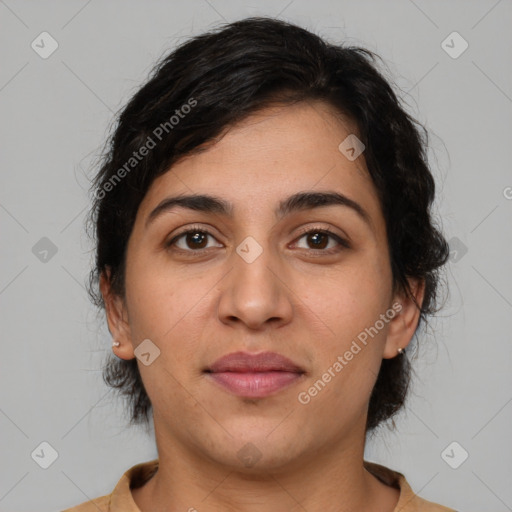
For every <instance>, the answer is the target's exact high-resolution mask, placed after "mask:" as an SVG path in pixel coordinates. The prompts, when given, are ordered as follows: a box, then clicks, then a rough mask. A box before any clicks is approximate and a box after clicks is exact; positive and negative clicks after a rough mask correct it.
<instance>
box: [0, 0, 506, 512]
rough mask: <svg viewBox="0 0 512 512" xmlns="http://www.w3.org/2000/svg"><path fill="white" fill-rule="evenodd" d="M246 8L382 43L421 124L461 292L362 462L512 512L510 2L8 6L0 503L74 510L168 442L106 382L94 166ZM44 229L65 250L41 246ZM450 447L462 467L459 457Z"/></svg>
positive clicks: (456, 290)
mask: <svg viewBox="0 0 512 512" xmlns="http://www.w3.org/2000/svg"><path fill="white" fill-rule="evenodd" d="M249 15H269V16H277V17H280V18H283V19H286V20H290V21H294V22H296V23H299V24H301V25H303V26H304V27H306V28H309V29H311V30H314V31H316V32H317V33H319V34H321V35H323V36H325V37H326V38H328V39H330V40H331V41H337V42H340V41H345V42H349V43H351V44H356V45H357V44H359V45H362V46H366V47H367V48H369V49H371V50H374V51H376V52H377V53H378V54H380V55H381V56H382V57H383V58H384V59H385V61H386V62H387V63H388V65H389V69H390V73H391V78H393V79H394V80H395V81H396V83H397V85H398V86H399V87H400V88H401V89H402V91H403V94H402V96H403V97H404V100H405V101H406V102H407V105H408V107H407V108H408V109H409V111H410V112H411V113H412V114H413V115H414V116H415V117H417V118H418V119H419V120H420V121H421V122H423V123H425V124H426V125H427V127H428V129H429V132H430V135H431V148H430V150H429V160H430V162H431V164H432V168H433V172H434V174H435V177H436V180H437V183H438V199H437V202H436V208H435V210H436V213H437V215H438V216H439V217H440V219H441V227H442V229H443V230H444V232H445V234H446V236H447V238H448V239H449V240H450V245H451V248H452V249H453V253H452V257H451V261H450V263H449V264H448V266H447V274H446V275H447V279H448V282H449V286H450V293H449V295H447V296H446V305H445V308H444V309H443V310H442V311H441V313H440V314H439V316H438V319H437V320H436V321H434V322H433V323H432V329H430V330H429V331H428V332H427V333H426V334H425V335H422V336H421V338H422V343H421V348H420V349H419V352H418V359H417V361H416V362H415V368H416V378H415V385H414V389H413V394H412V395H411V396H410V400H409V402H408V404H407V408H406V411H404V413H403V414H401V415H400V416H399V418H398V419H397V421H396V424H397V429H396V431H395V432H391V431H389V430H387V429H383V430H382V431H381V432H380V433H379V434H378V435H377V436H376V437H375V439H372V440H371V441H370V442H369V444H368V447H367V454H366V457H367V458H368V459H370V460H374V461H377V462H381V463H383V464H385V465H387V466H389V467H392V468H394V469H397V470H399V471H401V472H403V473H405V475H406V477H407V478H408V480H409V482H410V484H411V486H412V487H413V489H414V490H415V491H416V492H417V493H419V494H420V495H422V496H423V497H425V498H427V499H430V500H433V501H437V502H440V503H443V504H445V505H449V506H451V507H454V508H456V509H459V510H461V511H462V510H463V511H466V512H471V511H475V512H476V511H481V512H490V511H493V512H501V511H506V510H512V488H511V486H510V483H511V478H512V457H511V455H512V453H511V452H512V450H511V446H512V436H511V435H510V432H511V428H510V427H511V419H512V403H511V402H512V386H511V384H512V378H511V376H510V370H511V368H512V360H511V359H512V358H511V355H512V343H511V335H510V332H511V328H512V321H511V319H512V315H511V308H512V291H511V290H512V272H511V268H510V260H511V258H510V254H511V246H512V239H511V227H510V226H511V218H512V216H511V214H512V199H511V198H512V188H511V187H512V173H511V172H510V162H511V161H512V144H511V141H512V129H511V128H512V121H511V119H512V118H511V113H512V99H511V96H512V80H511V76H512V72H511V65H510V56H511V54H512V52H511V50H512V31H511V30H510V26H511V25H510V22H511V20H512V3H511V2H510V0H508V1H507V0H502V1H478V2H476V1H471V2H470V1H451V2H446V1H428V2H427V1H420V0H415V1H414V2H412V1H407V0H400V1H392V2H391V1H387V2H377V1H372V2H369V1H340V0H335V1H327V0H316V1H315V2H307V1H306V0H294V1H293V0H292V1H290V0H283V1H276V0H274V1H273V2H270V1H265V2H258V7H254V3H251V2H247V1H241V2H235V1H228V0H223V1H221V0H210V1H206V0H195V1H189V2H186V3H185V2H163V1H148V2H142V1H120V0H119V1H104V2H100V1H98V0H92V1H91V0H89V1H83V0H80V1H74V0H73V1H70V0H67V1H65V2H64V1H60V2H57V1H53V2H50V1H39V2H28V1H16V0H5V1H1V0H0V43H1V44H0V56H1V68H0V120H1V122H0V130H1V141H2V151H1V157H0V158H1V160H0V166H1V167H0V169H1V171H0V180H1V188H0V225H1V245H0V251H1V270H0V312H1V313H0V314H1V326H2V341H1V349H2V354H1V357H0V365H1V367H0V375H1V386H0V428H1V433H2V435H1V438H0V443H1V455H0V460H1V461H2V465H1V470H0V510H1V511H10V512H11V511H28V510H33V511H35V510H37V511H39V512H46V511H51V510H59V509H62V508H65V507H69V506H71V505H75V504H77V503H80V502H82V501H85V500H87V499H89V498H93V497H97V496H100V495H103V494H106V493H108V492H110V491H111V490H112V489H113V487H114V485H115V484H116V483H117V481H118V479H119V478H120V477H121V475H122V473H123V472H124V471H125V470H126V469H128V468H129V467H130V466H131V465H133V464H136V463H138V462H142V461H145V460H150V459H152V458H155V457H156V450H155V446H154V438H153V437H152V436H147V435H146V434H145V433H144V431H143V430H141V429H126V428H125V424H124V418H123V417H122V410H123V407H122V402H121V401H119V400H117V399H115V398H114V395H113V393H112V392H110V391H109V390H108V388H106V387H105V386H104V384H103V382H102V379H101V371H100V368H101V364H102V361H103V359H104V356H105V355H106V353H107V351H109V350H110V347H111V339H110V337H109V335H108V331H107V329H106V327H105V326H104V325H103V323H102V321H101V319H102V317H101V316H100V317H98V315H97V313H96V311H95V309H94V308H93V306H92V305H90V304H89V302H88V297H87V294H86V292H85V289H84V283H85V281H86V278H87V272H88V269H89V266H90V263H91V257H92V253H91V243H90V241H89V240H88V238H87V236H86V235H85V233H84V229H83V220H84V217H85V214H86V211H87V207H88V197H87V187H88V178H87V176H88V175H90V172H91V168H92V167H93V164H94V158H95V157H96V156H97V155H98V151H99V148H100V147H101V144H102V143H103V141H104V139H105V136H106V134H107V130H108V127H109V124H110V122H111V120H112V118H113V113H114V112H116V111H117V110H118V109H119V108H121V107H122V106H123V104H124V103H125V102H126V100H127V99H128V98H129V97H130V96H131V95H132V94H133V93H134V92H135V90H136V89H137V87H138V86H139V85H140V84H141V83H142V82H143V80H144V79H145V78H146V76H147V73H148V72H149V70H150V68H151V67H152V65H153V64H154V63H155V61H156V60H157V59H158V58H159V57H161V56H162V55H164V53H166V52H167V51H168V50H169V49H171V48H173V47H175V46H176V45H177V44H179V43H181V42H183V41H184V40H186V38H187V37H189V36H190V35H192V34H197V33H200V32H202V31H204V30H207V29H209V28H213V27H214V26H216V25H217V24H218V23H219V22H224V21H234V20H236V19H239V18H242V17H245V16H249ZM43 31H47V32H49V33H50V34H51V36H52V37H53V38H54V39H55V40H56V41H57V42H58V45H59V47H58V49H57V50H56V51H55V52H54V53H53V54H52V55H51V56H50V57H48V58H47V59H43V58H41V57H40V56H39V54H38V53H36V52H35V51H34V50H33V49H32V48H31V43H32V41H34V40H36V42H37V41H38V40H39V41H40V39H37V38H38V36H39V34H40V33H41V32H43ZM453 31H457V32H458V33H459V34H460V35H461V36H462V37H463V38H464V39H465V40H466V41H467V42H468V44H469V47H468V49H467V50H466V51H465V52H464V53H462V54H461V55H460V56H459V57H458V58H452V57H451V56H450V55H448V53H446V51H445V50H444V49H443V47H442V46H441V43H442V42H443V41H444V40H445V39H446V38H447V36H448V35H449V34H451V33H452V32H453ZM448 41H450V40H448ZM449 44H450V45H451V46H453V47H454V49H452V51H455V50H458V49H460V48H461V46H460V40H459V41H457V40H455V41H454V43H451V42H450V43H449ZM45 47H46V48H47V49H48V47H49V45H48V42H47V43H46V45H45ZM507 187H508V188H507ZM43 237H47V238H48V239H49V240H51V242H52V243H53V244H54V245H55V246H56V249H57V252H56V253H55V254H54V255H52V253H51V252H49V253H48V254H47V255H45V254H44V253H43V252H41V248H43V249H44V248H45V244H48V241H42V242H39V241H40V239H41V238H43ZM38 242H39V245H36V244H37V243H38ZM34 246H36V248H35V249H33V247H34ZM466 250H467V252H465V251H466ZM45 258H46V261H45ZM43 441H46V442H48V443H50V445H51V446H53V447H54V449H55V450H56V451H57V453H58V458H57V460H56V461H55V462H54V463H53V464H52V465H51V466H50V467H49V468H48V469H42V468H41V467H40V466H39V465H38V464H36V462H35V461H34V460H33V458H32V457H31V453H32V452H33V451H34V450H35V449H36V448H38V447H39V445H40V443H41V442H43ZM453 441H456V442H457V443H459V445H460V446H461V447H462V448H463V449H464V450H466V451H467V452H468V453H469V457H468V459H467V460H466V461H465V462H464V463H462V464H461V465H460V466H459V467H458V469H453V468H452V467H450V466H449V465H448V464H447V462H445V460H447V458H446V456H445V457H444V458H443V456H442V455H441V453H442V452H443V450H445V448H446V447H447V446H448V445H450V443H452V442H453ZM450 450H451V449H449V450H448V454H449V455H450V458H451V460H452V463H453V461H455V462H457V460H459V461H460V458H461V454H462V453H463V452H462V451H461V450H462V449H461V448H459V447H458V446H457V447H456V448H455V449H454V451H453V452H452V451H450ZM39 451H40V450H39ZM46 453H48V451H47V452H46ZM445 453H446V452H445Z"/></svg>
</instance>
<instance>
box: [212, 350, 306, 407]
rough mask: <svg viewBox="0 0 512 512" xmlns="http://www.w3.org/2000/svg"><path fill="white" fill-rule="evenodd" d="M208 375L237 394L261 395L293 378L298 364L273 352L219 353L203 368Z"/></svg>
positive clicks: (300, 372)
mask: <svg viewBox="0 0 512 512" xmlns="http://www.w3.org/2000/svg"><path fill="white" fill-rule="evenodd" d="M206 372H207V373H208V375H209V377H210V378H211V379H212V380H213V381H214V382H215V383H217V384H219V385H220V386H222V387H223V388H224V389H226V390H228V391H230V392H231V393H234V394H235V395H238V396H244V397H252V398H262V397H265V396H268V395H270V394H273V393H276V392H277V391H280V390H282V389H284V388H285V387H287V386H289V385H291V384H292V383H293V382H296V381H297V380H298V379H300V377H301V376H302V375H303V374H304V373H305V372H304V370H303V369H302V368H300V367H299V366H297V365H296V364H295V363H293V362H292V361H290V360H289V359H287V358H286V357H284V356H281V355H279V354H276V353H274V352H263V353H261V354H249V353H247V352H234V353H232V354H228V355H227V356H224V357H221V358H220V359H218V360H217V361H215V363H214V364H213V365H212V366H211V367H210V368H208V369H207V370H206Z"/></svg>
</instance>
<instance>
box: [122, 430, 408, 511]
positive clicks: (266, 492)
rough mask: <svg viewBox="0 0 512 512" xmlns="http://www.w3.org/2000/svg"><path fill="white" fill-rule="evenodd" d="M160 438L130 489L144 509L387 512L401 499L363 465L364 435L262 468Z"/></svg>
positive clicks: (392, 489) (397, 493)
mask: <svg viewBox="0 0 512 512" xmlns="http://www.w3.org/2000/svg"><path fill="white" fill-rule="evenodd" d="M158 438H159V436H158V434H157V445H158V452H159V469H158V471H157V473H156V474H155V476H154V477H153V478H152V479H151V480H150V481H149V482H148V483H146V485H144V486H143V487H141V488H139V489H134V490H132V495H133V498H134V500H135V502H136V503H137V505H138V507H139V508H140V510H141V511H142V512H150V511H151V512H160V511H162V512H163V511H166V512H178V511H184V510H186V511H189V512H195V511H200V512H213V511H219V510H222V511H225V512H235V511H236V512H261V511H262V510H265V512H281V511H283V510H287V511H290V512H299V511H300V512H304V510H307V511H308V512H320V511H322V512H328V511H332V512H348V511H353V510H358V511H361V512H364V511H371V510H380V511H382V512H388V511H389V512H391V511H393V510H394V508H395V505H396V503H397V501H398V498H399V491H398V490H397V489H394V488H392V487H388V486H386V485H385V484H383V483H382V482H380V480H378V479H377V478H376V477H375V476H373V475H371V474H370V473H369V472H368V471H366V470H365V469H364V466H363V452H364V435H363V436H362V437H360V438H362V439H363V441H362V442H360V443H354V442H350V443H347V442H346V441H344V442H343V441H342V442H340V443H338V444H337V445H335V446H332V445H331V446H329V450H325V451H323V452H318V451H316V452H315V453H314V454H309V455H303V456H301V457H300V460H298V459H297V458H296V459H294V460H293V461H290V462H288V463H286V464H284V465H281V466H280V467H279V468H275V467H272V469H269V468H266V469H265V468H261V469H260V470H256V469H255V467H256V466H255V467H254V468H252V469H250V470H249V469H245V470H243V469H240V468H236V467H233V466H225V465H221V464H218V463H217V462H214V461H212V460H208V459H206V457H204V455H203V456H201V454H200V453H194V450H189V449H186V450H185V449H183V445H181V444H169V443H159V442H158ZM167 439H168V438H167Z"/></svg>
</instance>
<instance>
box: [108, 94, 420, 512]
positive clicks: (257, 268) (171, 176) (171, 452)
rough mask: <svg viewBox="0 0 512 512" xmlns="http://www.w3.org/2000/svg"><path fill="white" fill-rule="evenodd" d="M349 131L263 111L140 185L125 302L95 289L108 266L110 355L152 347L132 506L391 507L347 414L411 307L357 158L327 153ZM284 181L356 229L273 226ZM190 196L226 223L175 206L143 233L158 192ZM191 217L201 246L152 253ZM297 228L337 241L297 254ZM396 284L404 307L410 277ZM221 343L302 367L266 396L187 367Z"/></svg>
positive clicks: (169, 510) (414, 316)
mask: <svg viewBox="0 0 512 512" xmlns="http://www.w3.org/2000/svg"><path fill="white" fill-rule="evenodd" d="M350 133H357V132H356V130H355V129H354V127H352V126H350V124H349V123H348V122H342V121H340V120H339V118H336V117H334V116H333V114H332V111H331V110H330V107H329V106H328V105H326V104H324V103H322V102H320V101H310V102H303V103H299V104H295V105H293V106H286V107H280V108H279V107H272V108H270V107H269V108H266V109H264V110H261V111H259V112H258V113H256V114H253V115H251V116H250V117H248V118H246V119H245V120H244V121H243V122H241V123H239V124H237V125H236V126H234V127H233V128H231V129H230V130H227V131H226V132H225V133H224V134H223V136H222V137H219V139H218V141H216V143H215V144H209V145H208V146H207V147H206V149H205V151H204V152H203V153H200V154H196V155H194V156H190V157H187V158H184V159H182V160H180V161H179V162H178V163H176V164H175V165H174V166H173V167H172V169H171V170H170V171H168V172H167V173H165V174H164V175H162V176H160V177H159V178H158V179H156V180H155V181H154V182H153V184H152V186H151V187H150V189H149V190H148V192H147V194H146V196H145V198H144V200H143V201H142V203H141V205H140V208H139V210H138V214H137V217H136V220H135V224H134V227H133V231H132V234H131V236H130V239H129V244H128V249H127V266H126V293H125V296H124V297H119V296H116V295H115V294H113V293H112V291H111V289H110V285H109V280H108V273H106V274H104V275H103V276H102V278H101V283H100V284H101V290H102V293H103V296H104V299H105V303H106V310H107V318H108V323H109V329H110V331H111V333H112V335H113V337H114V339H116V340H117V341H119V342H120V343H121V344H120V346H119V347H114V348H113V350H114V352H115V354H116V355H117V356H118V357H120V358H122V359H133V358H134V357H135V354H134V349H135V348H136V347H137V346H138V345H139V343H141V341H142V340H144V339H147V338H149V339H150V340H151V341H152V342H153V343H154V344H155V345H156V346H157V347H158V348H159V349H160V351H161V353H160V356H159V357H158V358H157V359H156V360H155V361H154V362H153V363H152V364H150V365H149V366H145V365H143V364H141V362H140V361H138V365H139V369H140V373H141V376H142V379H143V382H144V385H145V388H146V390H147V393H148V395H149V397H150V399H151V402H152V405H153V414H154V425H155V437H156V442H157V448H158V454H159V461H160V466H159V471H158V472H157V473H156V475H155V476H154V477H153V478H152V479H151V480H150V481H149V482H148V483H146V484H145V485H144V486H143V487H140V488H138V489H134V490H132V495H133V498H134V500H135V502H136V503H137V505H138V507H139V508H140V509H141V510H142V511H143V512H149V511H152V512H158V511H164V510H165V511H166V512H173V511H184V510H194V508H195V509H197V510H198V511H200V512H208V511H219V510H223V511H227V512H229V511H237V512H253V511H263V510H264V511H266V512H278V511H279V512H281V511H283V510H287V511H299V510H300V511H303V510H308V512H319V511H336V512H339V511H349V510H350V511H353V510H359V511H362V512H364V511H370V510H372V511H375V510H380V511H392V510H393V509H394V508H395V505H396V503H397V501H398V498H399V492H398V491H397V490H396V489H394V488H391V487H388V486H386V485H385V484H383V483H382V482H380V481H379V480H378V479H377V478H375V477H374V476H373V475H371V474H370V473H369V472H368V471H366V470H365V469H364V468H363V452H364V442H365V422H366V414H367V408H368V402H369V397H370V393H371V390H372V388H373V386H374V384H375V380H376V376H377V373H378V370H379V366H380V364H381V361H382V359H383V358H391V357H396V356H397V350H398V348H399V347H402V348H405V347H406V346H407V345H408V343H409V342H410V340H411V338H412V336H413V334H414V331H415V329H416V326H417V323H418V319H419V310H418V309H417V307H416V306H415V305H414V303H413V302H412V300H410V299H408V298H406V297H405V296H402V295H400V294H393V290H392V280H391V268H390V262H389V256H388V245H387V235H386V227H385V222H384V217H383V215H382V211H381V208H380V205H379V201H378V198H377V194H376V190H375V187H374V185H373V183H372V181H371V179H370V177H369V175H368V172H367V169H366V166H365V163H364V158H363V156H361V157H359V158H357V159H356V160H355V161H349V160H348V159H347V158H346V157H345V156H344V155H343V154H342V153H341V152H340V151H339V150H338V145H339V144H340V143H341V142H342V141H343V140H344V139H345V137H346V136H347V135H348V134H350ZM363 155H364V154H363ZM302 191H310V192H311V191H335V192H339V193H343V194H345V195H347V196H348V197H350V198H351V199H353V200H355V201H357V202H358V203H359V204H360V205H361V206H362V207H363V208H364V209H365V210H366V211H367V212H368V214H369V216H370V219H371V226H370V225H368V224H366V223H365V222H364V221H363V220H362V219H361V218H360V217H359V216H358V215H357V214H356V213H355V212H354V211H353V210H352V209H350V208H347V207H344V206H339V205H333V206H326V207H317V208H313V209H309V210H307V211H301V212H295V213H291V214H289V215H288V216H285V217H284V218H282V219H279V220H278V219H276V217H275V216H274V208H275V207H276V206H277V205H278V203H279V202H280V201H281V200H282V199H284V198H287V197H288V196H290V195H292V194H293V193H296V192H302ZM190 193H197V194H199V193H201V194H212V195H215V196H219V197H222V198H223V199H225V200H226V201H229V202H231V203H232V204H233V216H232V217H225V216H221V215H218V214H212V213H204V212H197V211H192V210H188V209H183V208H177V209H174V210H172V211H169V212H166V213H164V214H162V215H160V216H158V217H157V218H156V219H155V220H154V221H153V222H151V223H150V224H149V225H148V226H146V225H145V223H146V220H147V219H148V216H149V214H150V212H151V211H152V210H153V209H154V208H155V207H156V206H157V205H158V204H159V203H160V202H161V201H162V200H163V199H165V198H166V197H168V196H174V195H178V194H190ZM197 226H198V227H200V228H201V229H206V230H208V231H209V232H210V233H211V234H212V236H211V237H208V239H207V241H205V242H204V243H203V244H202V245H201V244H200V245H199V247H200V248H201V247H207V249H206V250H204V249H203V252H202V253H200V252H198V249H197V245H193V243H194V241H193V240H190V237H189V240H188V244H187V239H186V238H185V237H182V238H181V241H180V242H178V246H174V249H173V248H172V246H171V247H170V248H167V249H166V248H165V242H166V241H169V240H171V239H172V238H174V236H176V235H177V234H179V232H180V231H181V230H186V229H187V228H191V229H193V228H194V227H197ZM302 228H311V229H312V230H314V229H316V231H314V232H318V229H326V228H329V229H330V230H331V231H333V232H334V233H335V234H336V235H338V236H340V237H341V238H343V239H349V240H350V248H344V247H343V246H340V245H339V244H338V243H337V241H336V240H335V239H327V240H326V241H325V245H324V246H322V247H323V249H315V245H314V244H313V243H311V241H309V242H308V236H307V235H304V234H302V233H301V232H300V229H302ZM247 236H251V237H253V238H254V239H255V240H256V241H257V242H258V244H259V245H260V246H261V248H262V250H263V252H262V254H261V255H260V256H259V257H258V258H257V259H256V260H255V261H253V262H252V263H247V262H246V261H245V260H244V259H242V258H241V257H240V256H239V255H238V254H237V252H236V248H237V246H239V244H240V243H241V242H242V241H243V240H244V239H245V238H246V237H247ZM327 244H328V245H327ZM180 249H181V251H180ZM187 250H188V252H186V251H187ZM322 250H323V251H326V252H324V253H322ZM194 251H195V252H194ZM329 251H334V252H331V253H330V254H329ZM192 253H193V254H192ZM191 254H192V256H187V255H191ZM194 255H195V256H194ZM411 285H412V287H413V290H414V294H415V296H416V300H417V301H418V303H419V304H421V302H422V300H423V291H424V288H423V283H421V282H420V283H418V282H411ZM395 302H399V303H400V304H402V310H401V312H400V314H398V315H396V316H394V318H393V319H392V320H390V321H389V322H388V323H386V324H385V327H384V328H383V329H381V330H380V331H379V333H378V335H376V336H374V337H373V339H371V341H370V342H369V343H368V344H367V345H366V346H365V347H364V348H363V349H362V350H361V351H360V352H359V353H358V354H357V355H355V356H354V358H353V359H352V360H351V361H350V362H349V363H348V364H347V365H346V366H345V367H344V368H343V370H342V371H341V372H340V373H339V374H337V375H336V377H334V378H332V380H331V382H329V383H328V384H327V385H326V386H325V388H324V389H322V391H321V392H319V393H318V394H317V396H315V397H313V398H312V399H311V401H310V403H308V404H307V405H303V404H301V403H299V401H298V400H297V396H298V393H299V392H301V391H305V390H306V391H307V389H308V388H309V387H311V386H312V385H313V383H314V382H315V381H316V380H317V379H319V378H320V377H321V376H322V374H323V373H324V372H326V371H327V369H328V368H329V367H331V366H332V365H333V363H334V362H335V361H336V360H337V357H338V356H339V355H343V354H344V353H345V352H346V351H347V350H348V349H349V347H350V345H351V343H352V341H353V340H354V339H356V337H357V335H358V334H359V333H360V332H362V331H363V330H364V329H365V328H367V327H370V326H373V325H374V324H375V322H376V320H378V319H379V315H381V314H383V313H385V312H386V311H387V310H389V309H390V308H391V307H392V304H393V303H395ZM235 351H246V352H253V353H259V352H264V351H274V352H278V353H280V354H282V355H284V356H286V357H288V358H289V359H291V360H292V361H294V362H295V363H296V364H298V365H299V366H301V367H302V368H304V369H305V371H306V373H305V374H304V375H303V376H302V377H301V378H300V380H299V381H298V382H297V383H295V384H293V385H291V386H290V387H288V388H286V389H283V390H281V391H279V392H278V393H276V394H274V395H272V396H268V397H265V398H258V399H244V398H241V397H238V396H235V395H233V394H231V393H229V392H227V391H225V390H224V389H222V388H220V387H218V386H217V385H214V384H212V383H211V381H210V380H209V379H208V378H207V376H206V375H205V374H204V373H203V370H204V368H205V367H207V366H208V365H210V364H212V363H213V362H214V361H215V360H217V359H218V358H219V357H221V356H223V355H226V354H228V353H231V352H235ZM247 443H252V444H253V445H254V446H255V447H256V448H257V450H258V452H259V454H260V456H261V458H260V459H259V460H258V461H257V463H256V464H254V465H253V466H251V467H247V466H246V465H245V464H244V461H243V460H242V459H241V458H240V457H239V456H238V455H237V452H238V451H239V450H240V449H242V448H243V447H244V446H245V445H246V444H247ZM192 507H193V508H192Z"/></svg>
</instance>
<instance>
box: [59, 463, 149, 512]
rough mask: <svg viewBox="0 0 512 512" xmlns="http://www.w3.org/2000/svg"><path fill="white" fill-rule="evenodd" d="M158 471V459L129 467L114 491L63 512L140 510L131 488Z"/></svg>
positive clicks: (133, 511)
mask: <svg viewBox="0 0 512 512" xmlns="http://www.w3.org/2000/svg"><path fill="white" fill-rule="evenodd" d="M156 471H158V459H154V460H151V461H148V462H141V463H139V464H136V465H135V466H132V467H131V468H130V469H128V470H127V471H126V472H125V473H124V474H123V476H122V477H121V479H120V480H119V482H118V483H117V485H116V486H115V488H114V490H113V491H112V493H110V494H107V495H105V496H100V497H99V498H94V499H92V500H89V501H85V502H83V503H81V504H79V505H76V506H74V507H71V508H67V509H65V510H62V511H61V512H140V510H139V509H138V508H137V505H136V504H135V502H134V501H133V496H132V493H131V489H133V488H136V487H139V486H141V485H144V483H146V482H147V481H148V480H149V479H150V478H151V477H152V476H153V475H154V474H155V473H156Z"/></svg>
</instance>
